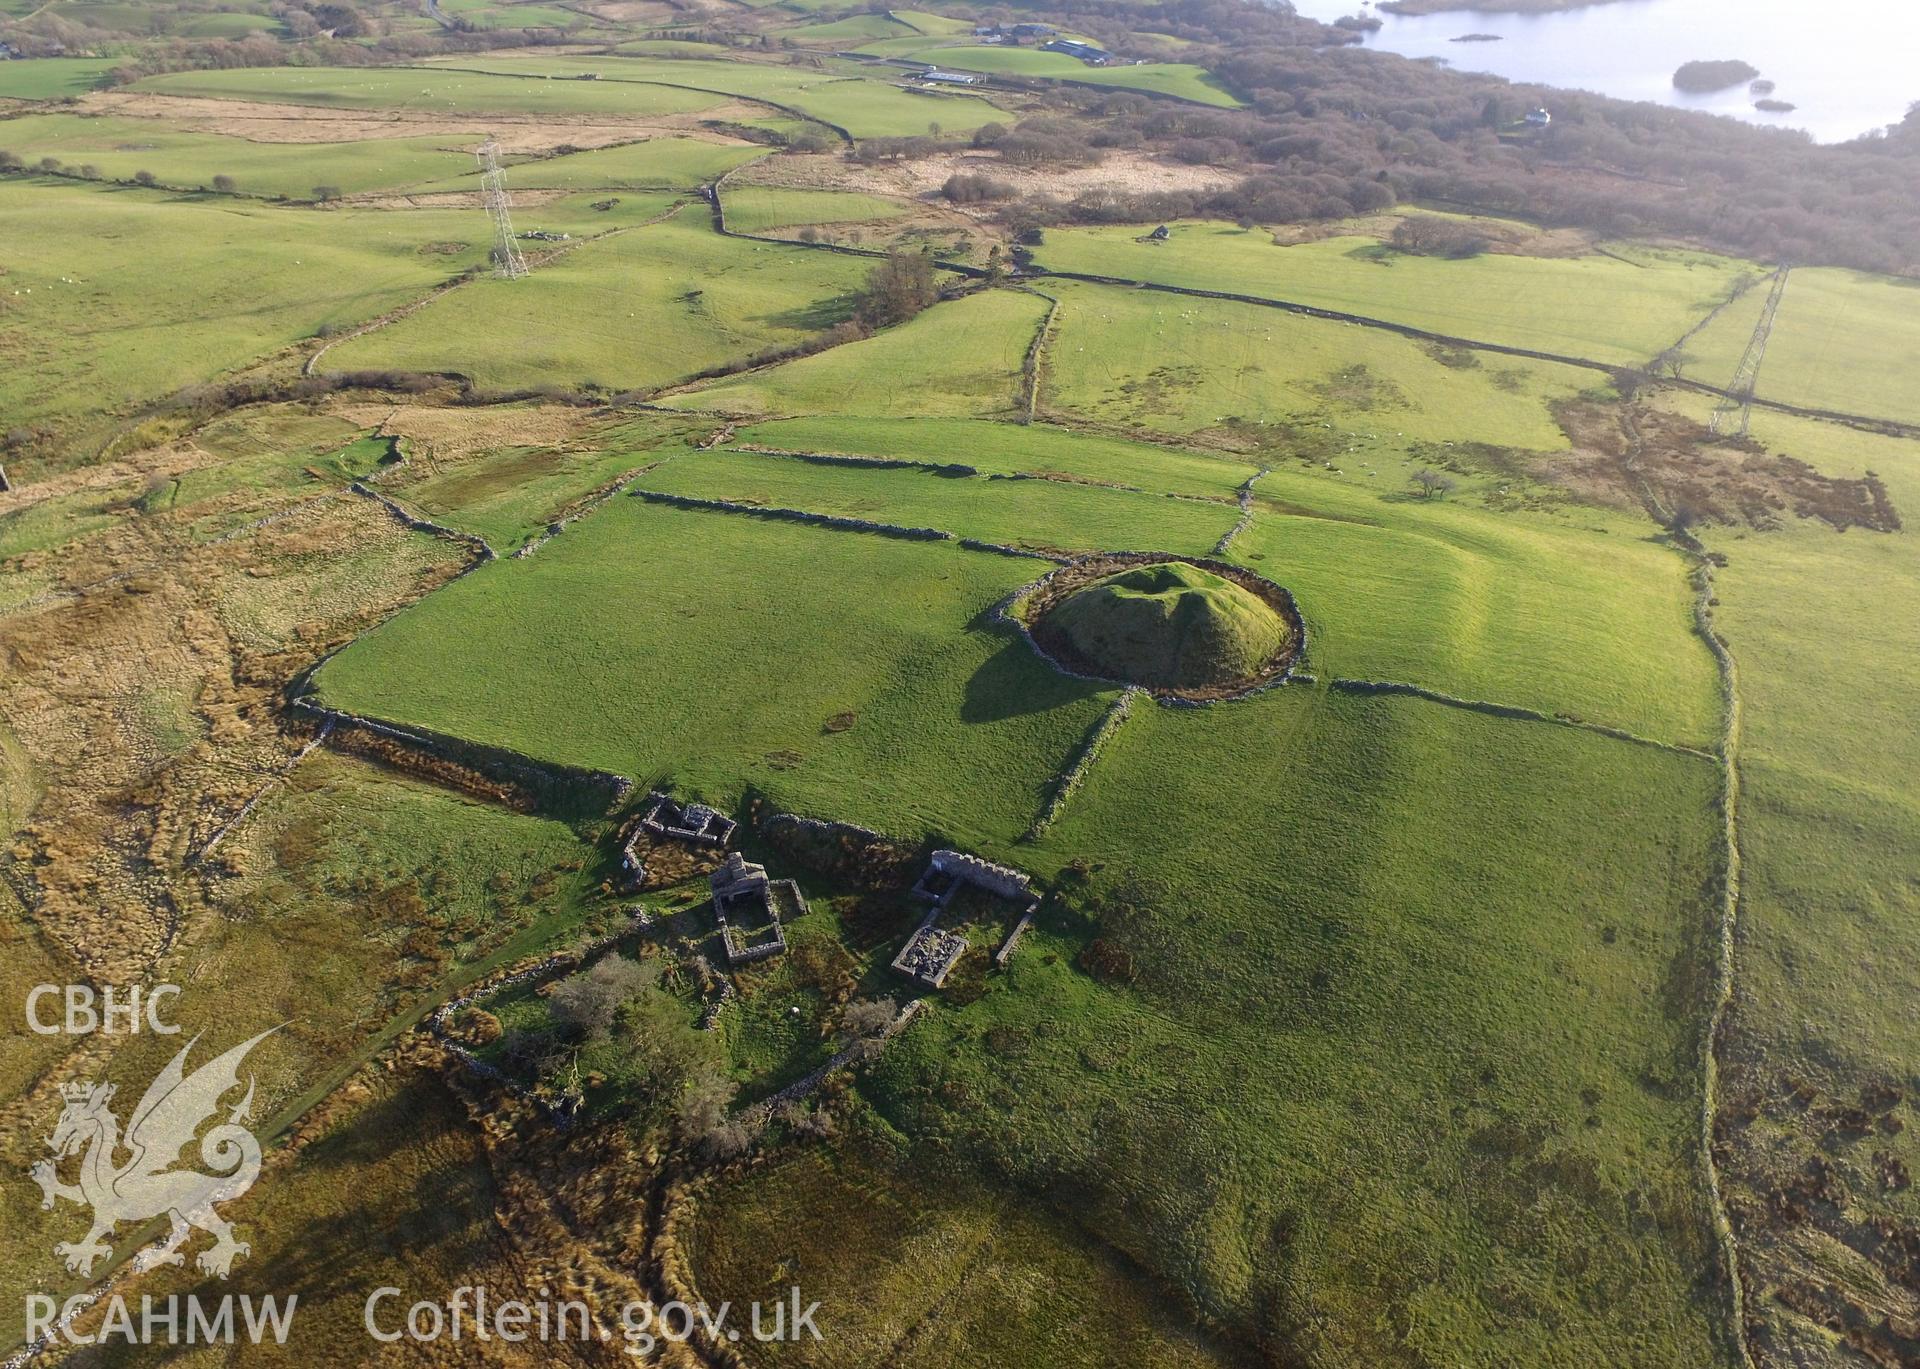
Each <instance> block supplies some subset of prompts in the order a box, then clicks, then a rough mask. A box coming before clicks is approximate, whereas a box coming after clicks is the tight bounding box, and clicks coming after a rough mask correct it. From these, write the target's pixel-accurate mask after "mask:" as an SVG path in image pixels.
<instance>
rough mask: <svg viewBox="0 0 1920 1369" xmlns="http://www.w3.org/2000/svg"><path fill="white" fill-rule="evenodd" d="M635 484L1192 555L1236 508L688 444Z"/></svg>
mask: <svg viewBox="0 0 1920 1369" xmlns="http://www.w3.org/2000/svg"><path fill="white" fill-rule="evenodd" d="M640 485H641V487H642V488H644V489H650V490H660V491H664V492H665V493H668V494H686V495H692V496H694V497H696V498H700V499H726V500H731V501H733V502H735V503H745V504H761V505H766V506H768V507H771V508H787V509H805V510H807V511H808V512H810V513H831V514H838V515H840V516H842V517H847V518H867V519H872V520H873V521H875V522H888V523H901V524H905V525H906V526H908V527H933V528H940V529H942V530H943V531H946V532H954V533H959V534H960V535H961V536H963V537H977V538H979V539H981V540H982V541H987V542H1002V543H1008V544H1011V545H1015V546H1030V547H1038V548H1068V549H1075V550H1086V551H1095V550H1102V549H1107V548H1114V547H1127V548H1138V549H1141V550H1150V551H1173V552H1180V553H1182V554H1184V555H1194V556H1197V555H1201V554H1203V553H1205V552H1207V551H1210V550H1211V549H1212V548H1213V545H1214V543H1215V542H1217V541H1219V540H1220V537H1221V535H1222V534H1224V533H1225V532H1226V531H1227V529H1228V528H1230V527H1232V526H1233V524H1234V520H1235V519H1236V518H1238V517H1239V514H1240V511H1239V509H1237V508H1236V507H1234V506H1233V505H1232V504H1230V503H1224V502H1222V503H1217V504H1211V503H1201V502H1198V501H1195V500H1191V499H1180V500H1170V499H1168V498H1166V497H1165V496H1163V495H1153V494H1144V493H1134V492H1132V491H1129V490H1103V489H1095V488H1091V487H1089V486H1085V485H1073V484H1062V483H1059V482H1056V481H1050V480H1047V481H1030V480H1004V479H1001V480H996V479H993V478H992V477H990V476H953V475H944V474H934V473H932V472H928V471H920V470H884V469H881V470H860V469H858V468H855V467H849V466H823V465H817V464H814V463H812V462H807V461H802V460H799V459H797V458H795V457H787V456H760V455H756V454H754V453H750V452H692V453H688V454H686V455H684V456H680V457H676V458H675V459H674V460H673V461H672V462H671V463H670V464H668V465H666V466H663V467H661V468H660V469H659V470H657V471H654V472H652V473H650V474H648V475H647V476H646V477H644V478H643V479H642V480H641V481H640Z"/></svg>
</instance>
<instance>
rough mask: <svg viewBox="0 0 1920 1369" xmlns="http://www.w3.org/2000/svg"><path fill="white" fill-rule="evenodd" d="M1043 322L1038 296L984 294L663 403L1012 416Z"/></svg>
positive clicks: (742, 410)
mask: <svg viewBox="0 0 1920 1369" xmlns="http://www.w3.org/2000/svg"><path fill="white" fill-rule="evenodd" d="M768 250H770V251H771V250H775V249H772V248H769V249H768ZM817 255H819V256H821V257H825V256H828V255H829V254H827V253H824V252H823V253H819V254H817ZM1045 316H1046V301H1044V300H1041V299H1039V298H1037V297H1035V296H1033V295H1029V294H1024V293H1022V292H1020V291H1017V290H986V291H981V292H978V293H975V294H970V295H967V296H965V297H963V298H961V299H957V300H951V301H948V302H947V303H944V304H936V305H934V306H933V307H932V308H931V309H928V310H927V311H926V312H925V313H923V314H921V315H919V316H918V317H917V318H913V319H910V320H909V321H908V322H906V323H903V324H900V325H899V326H897V327H894V328H889V329H887V330H886V331H885V332H882V333H877V334H875V335H874V336H873V337H870V338H866V339H863V340H862V341H859V342H852V343H848V344H846V345H844V346H841V347H835V348H833V349H832V350H831V351H827V352H821V353H818V354H816V355H814V356H810V357H802V358H800V359H799V360H797V361H789V362H787V363H785V364H784V365H781V366H777V367H774V368H772V369H770V370H766V371H756V372H753V373H751V374H747V375H739V376H731V377H728V378H727V379H725V380H720V381H716V382H714V383H713V384H711V385H707V386H704V387H703V388H701V389H698V390H693V391H690V392H688V393H686V394H680V395H674V396H672V397H671V398H669V399H667V400H665V401H664V402H665V403H666V404H668V405H669V406H671V407H673V408H679V409H705V410H717V411H720V412H723V413H730V414H744V415H751V416H762V415H765V416H773V415H796V414H836V415H840V414H854V415H859V416H862V417H882V418H885V417H905V416H908V415H920V416H927V417H938V418H979V417H987V416H989V415H995V414H1005V413H1010V412H1013V411H1015V410H1017V409H1019V408H1020V407H1021V394H1022V381H1021V375H1020V363H1021V360H1022V358H1023V357H1024V356H1025V355H1026V351H1027V347H1028V345H1029V344H1030V343H1031V342H1032V340H1033V333H1034V329H1036V328H1038V327H1039V326H1040V321H1041V319H1042V318H1044V317H1045Z"/></svg>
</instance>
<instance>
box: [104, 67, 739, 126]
mask: <svg viewBox="0 0 1920 1369" xmlns="http://www.w3.org/2000/svg"><path fill="white" fill-rule="evenodd" d="M135 88H136V89H139V90H151V91H155V92H157V93H159V94H162V95H209V96H213V97H215V98H217V99H223V100H264V101H271V102H285V103H291V104H303V105H324V106H328V107H332V108H338V109H408V110H415V111H426V112H429V113H462V114H485V113H502V114H604V115H623V114H624V115H632V116H635V117H646V116H653V115H661V114H685V113H690V112H692V111H694V110H700V109H708V108H711V107H712V106H713V105H715V104H718V103H719V102H720V100H721V99H723V98H724V97H723V96H718V95H712V94H707V93H704V92H701V91H696V90H686V89H680V88H676V87H674V86H671V85H657V84H652V85H650V84H640V83H636V82H630V81H618V82H616V81H538V80H525V79H521V78H519V77H516V76H507V75H485V74H477V73H475V72H473V71H435V70H428V69H426V68H422V67H376V68H373V69H370V70H355V69H351V68H337V67H255V68H238V69H235V70H231V71H183V72H175V73H173V74H170V75H166V76H150V77H148V78H147V79H146V80H144V81H141V82H139V83H138V84H137V85H136V87H135Z"/></svg>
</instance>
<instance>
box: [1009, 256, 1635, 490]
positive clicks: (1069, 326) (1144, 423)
mask: <svg viewBox="0 0 1920 1369" xmlns="http://www.w3.org/2000/svg"><path fill="white" fill-rule="evenodd" d="M1047 288H1048V290H1049V292H1051V293H1056V294H1058V295H1059V297H1060V300H1061V311H1060V320H1059V323H1058V325H1057V328H1056V330H1055V336H1054V338H1053V340H1052V342H1051V343H1050V344H1049V346H1048V348H1047V362H1046V369H1045V372H1044V384H1043V386H1042V389H1041V408H1042V410H1043V411H1045V412H1048V413H1050V414H1053V415H1057V416H1059V417H1062V418H1071V419H1077V420H1080V421H1093V422H1098V423H1102V424H1128V425H1132V426H1137V427H1142V428H1147V429H1153V430H1157V431H1160V432H1168V433H1191V432H1194V431H1195V430H1198V429H1206V428H1215V427H1219V426H1221V425H1224V424H1238V425H1251V426H1254V427H1258V426H1260V425H1263V424H1272V423H1277V422H1279V423H1284V422H1294V423H1306V424H1310V425H1312V424H1317V425H1321V426H1323V427H1325V428H1326V429H1328V430H1329V431H1332V432H1335V433H1337V434H1338V435H1339V436H1340V437H1341V438H1342V439H1343V442H1342V449H1346V450H1355V451H1366V452H1376V451H1377V450H1378V449H1380V448H1382V447H1385V448H1393V447H1394V446H1396V444H1398V445H1404V443H1405V442H1406V441H1423V442H1436V443H1437V442H1453V441H1455V440H1473V441H1479V442H1485V443H1491V444H1493V445H1496V446H1503V447H1519V448H1525V449H1531V450H1536V451H1545V450H1556V449H1562V448H1564V447H1565V446H1566V445H1567V439H1566V435H1565V434H1564V433H1562V432H1561V431H1560V429H1559V427H1558V425H1557V424H1555V422H1554V421H1553V416H1552V414H1551V412H1550V411H1549V405H1551V404H1552V403H1553V402H1554V401H1556V400H1561V399H1567V398H1571V397H1573V396H1574V395H1577V394H1579V393H1581V392H1583V391H1585V390H1587V389H1590V388H1593V387H1595V386H1597V385H1600V384H1603V383H1604V379H1603V377H1600V376H1598V375H1595V374H1594V373H1592V372H1588V371H1584V370H1579V369H1576V368H1573V367H1568V366H1558V365H1554V364H1552V363H1548V362H1538V361H1530V360H1524V359H1521V358H1517V357H1499V356H1487V357H1484V358H1483V357H1478V356H1474V355H1472V354H1467V355H1466V356H1465V357H1459V356H1451V355H1435V354H1434V353H1433V352H1432V351H1430V350H1429V349H1428V348H1427V347H1425V346H1423V345H1422V344H1420V343H1416V342H1413V341H1410V340H1408V339H1406V338H1402V337H1396V336H1394V335H1393V334H1390V333H1384V332H1381V331H1378V330H1376V329H1368V328H1363V327H1360V326H1358V325H1356V324H1344V323H1330V322H1324V321H1321V320H1318V319H1308V318H1302V317H1299V316H1297V315H1293V314H1288V313H1284V312H1282V311H1279V310H1275V309H1265V308H1262V307H1260V306H1259V305H1253V304H1235V303H1228V302H1223V301H1216V300H1197V299H1188V298H1183V297H1181V296H1179V295H1169V294H1161V293H1154V292H1148V291H1129V290H1122V289H1119V288H1117V287H1113V286H1104V285H1086V284H1082V283H1079V282H1072V281H1050V282H1048V284H1047Z"/></svg>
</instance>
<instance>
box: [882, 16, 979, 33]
mask: <svg viewBox="0 0 1920 1369" xmlns="http://www.w3.org/2000/svg"><path fill="white" fill-rule="evenodd" d="M889 14H890V17H891V18H893V19H895V20H897V21H899V22H900V23H902V24H906V25H908V26H910V27H912V28H915V29H918V30H919V31H920V32H921V33H925V34H931V35H933V36H935V37H944V36H947V35H950V34H956V33H971V32H972V31H973V21H972V20H971V19H956V18H954V17H953V16H952V15H950V14H935V13H933V12H932V11H930V10H892V11H890V12H889Z"/></svg>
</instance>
